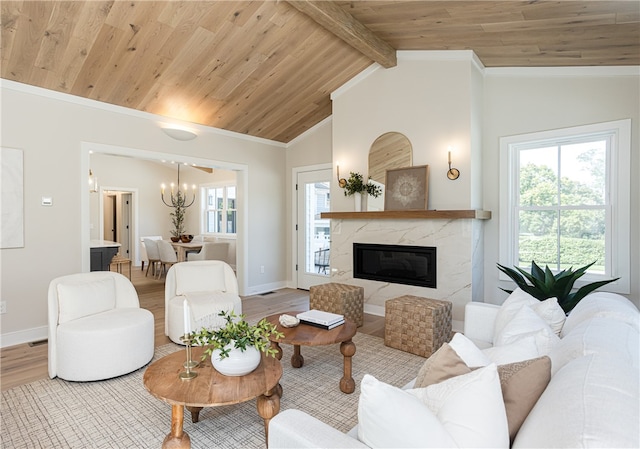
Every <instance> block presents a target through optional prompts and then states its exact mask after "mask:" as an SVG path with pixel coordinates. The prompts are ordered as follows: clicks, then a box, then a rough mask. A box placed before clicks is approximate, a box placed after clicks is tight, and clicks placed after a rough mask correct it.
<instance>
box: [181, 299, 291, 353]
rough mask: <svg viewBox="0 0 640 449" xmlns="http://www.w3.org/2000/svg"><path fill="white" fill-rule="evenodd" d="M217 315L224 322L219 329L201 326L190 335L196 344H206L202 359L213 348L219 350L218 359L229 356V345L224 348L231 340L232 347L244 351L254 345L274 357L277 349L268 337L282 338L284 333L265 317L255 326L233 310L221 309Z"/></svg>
mask: <svg viewBox="0 0 640 449" xmlns="http://www.w3.org/2000/svg"><path fill="white" fill-rule="evenodd" d="M218 315H219V316H221V317H224V319H225V321H226V324H225V325H224V326H223V327H221V328H219V329H215V330H212V329H207V328H202V329H200V331H199V332H194V333H193V334H192V335H191V337H192V339H193V341H194V345H196V346H207V348H206V349H205V350H204V353H203V354H202V359H203V360H204V359H205V358H206V357H207V355H209V356H211V353H212V352H213V351H214V350H215V349H219V350H220V359H224V358H226V357H229V351H230V350H231V349H232V348H230V347H228V348H225V346H227V345H229V343H231V342H232V341H233V342H234V346H233V347H234V348H236V349H240V350H241V351H245V350H246V349H247V347H248V346H254V347H255V348H256V349H257V350H259V351H261V352H264V353H265V354H267V355H270V356H272V357H275V355H276V353H277V351H276V350H275V349H274V348H272V347H271V346H270V344H269V337H271V336H274V337H276V338H283V337H284V334H283V333H282V332H278V330H277V329H276V326H274V325H273V324H271V323H270V322H268V321H267V320H265V319H262V320H260V322H258V324H256V325H255V326H250V325H249V323H247V322H246V321H245V319H244V315H240V316H237V315H236V314H235V313H234V312H233V311H230V312H228V311H225V310H223V311H221V312H220V313H219V314H218Z"/></svg>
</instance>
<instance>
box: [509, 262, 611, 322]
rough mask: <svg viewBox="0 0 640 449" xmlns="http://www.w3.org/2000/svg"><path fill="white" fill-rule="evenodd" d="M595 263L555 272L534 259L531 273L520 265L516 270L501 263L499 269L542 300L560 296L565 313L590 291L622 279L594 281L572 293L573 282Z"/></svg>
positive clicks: (523, 288)
mask: <svg viewBox="0 0 640 449" xmlns="http://www.w3.org/2000/svg"><path fill="white" fill-rule="evenodd" d="M594 263H595V262H591V263H590V264H589V265H586V266H584V267H582V268H578V269H577V270H575V271H574V270H573V267H571V268H568V269H566V270H562V271H560V272H559V273H557V274H553V272H552V271H551V269H549V266H548V265H546V266H545V269H544V270H542V268H540V267H539V266H538V265H537V264H536V263H535V262H534V261H531V273H527V272H526V271H524V270H523V269H521V268H519V267H515V270H514V269H512V268H507V267H505V266H503V265H500V264H497V265H498V269H499V270H500V271H502V272H503V273H504V274H506V275H507V276H509V277H510V278H511V279H512V280H513V281H514V282H515V283H516V284H517V285H518V287H520V288H521V289H522V290H524V291H525V292H527V293H529V294H530V295H531V296H533V297H534V298H536V299H538V300H540V301H544V300H545V299H547V298H553V297H556V298H558V304H559V305H560V307H562V310H564V311H565V313H569V312H570V311H571V310H573V308H574V307H575V306H576V304H578V303H579V302H580V300H582V298H584V297H585V296H587V295H588V294H589V293H591V292H592V291H594V290H595V289H597V288H599V287H602V286H603V285H606V284H608V283H610V282H614V281H617V280H618V279H620V278H615V279H610V280H606V281H598V282H592V283H590V284H587V285H584V286H582V287H580V288H579V289H578V290H577V291H575V292H573V293H572V292H571V290H572V289H573V284H574V283H575V282H576V281H577V280H578V279H579V278H580V277H581V276H583V275H584V274H585V273H586V272H587V270H588V269H589V267H591V266H592V265H593V264H594ZM516 270H517V271H516ZM527 281H529V282H530V283H531V284H529V283H528V282H527ZM500 290H503V291H505V292H507V293H509V294H511V293H512V292H513V290H507V289H505V288H501V289H500Z"/></svg>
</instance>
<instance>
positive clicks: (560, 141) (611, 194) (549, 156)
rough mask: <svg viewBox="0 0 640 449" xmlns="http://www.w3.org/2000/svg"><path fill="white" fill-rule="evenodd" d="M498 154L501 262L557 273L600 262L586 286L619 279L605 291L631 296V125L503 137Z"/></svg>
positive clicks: (587, 277)
mask: <svg viewBox="0 0 640 449" xmlns="http://www.w3.org/2000/svg"><path fill="white" fill-rule="evenodd" d="M500 147H501V167H502V173H503V176H501V211H502V212H501V220H500V230H501V233H500V234H501V235H500V263H501V264H503V265H506V266H518V267H520V268H523V269H525V270H526V271H529V269H530V267H531V261H532V260H533V261H535V262H536V264H538V265H539V266H541V267H543V268H544V266H545V265H546V266H549V268H550V269H551V270H552V271H554V272H558V271H560V270H563V269H566V268H569V267H573V268H574V269H576V268H578V267H582V266H584V265H588V264H590V263H591V262H595V263H594V264H593V265H592V266H591V267H590V269H589V271H588V272H587V275H585V276H584V278H583V279H584V282H593V281H595V280H601V279H611V278H614V277H621V279H620V280H619V281H617V282H616V283H615V284H610V285H609V287H608V288H607V287H605V289H607V290H610V291H618V292H621V293H628V289H629V263H630V262H629V261H630V258H629V229H630V228H629V226H630V211H629V205H630V202H629V201H630V176H629V160H630V121H629V120H621V121H617V122H608V123H600V124H596V125H587V126H581V127H575V128H567V129H561V130H554V131H545V132H540V133H533V134H527V135H520V136H511V137H505V138H502V139H500ZM503 214H504V215H503ZM501 279H503V278H502V277H501ZM504 279H506V278H504ZM579 284H580V281H579V282H578V283H576V285H577V286H579Z"/></svg>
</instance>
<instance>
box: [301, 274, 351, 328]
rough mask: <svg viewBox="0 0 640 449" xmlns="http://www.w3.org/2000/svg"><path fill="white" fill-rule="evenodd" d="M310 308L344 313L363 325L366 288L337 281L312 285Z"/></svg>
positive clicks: (349, 318) (346, 316)
mask: <svg viewBox="0 0 640 449" xmlns="http://www.w3.org/2000/svg"><path fill="white" fill-rule="evenodd" d="M309 308H310V309H316V310H324V311H325V312H331V313H337V314H340V315H344V317H345V318H347V319H348V320H351V321H353V322H354V323H356V326H362V323H363V321H364V288H363V287H358V286H357V285H348V284H338V283H337V282H330V283H328V284H321V285H312V286H311V287H310V288H309Z"/></svg>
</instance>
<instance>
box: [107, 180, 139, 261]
mask: <svg viewBox="0 0 640 449" xmlns="http://www.w3.org/2000/svg"><path fill="white" fill-rule="evenodd" d="M132 211H133V192H131V191H121V190H105V191H103V194H102V220H101V221H102V233H101V235H102V236H103V239H104V240H109V241H112V242H118V243H120V251H119V253H120V255H121V256H122V257H125V258H127V259H130V260H132V261H133V260H135V256H136V254H135V248H134V245H132V242H134V241H135V240H134V235H135V233H136V232H135V226H134V223H133V218H132V217H133V213H132Z"/></svg>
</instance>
